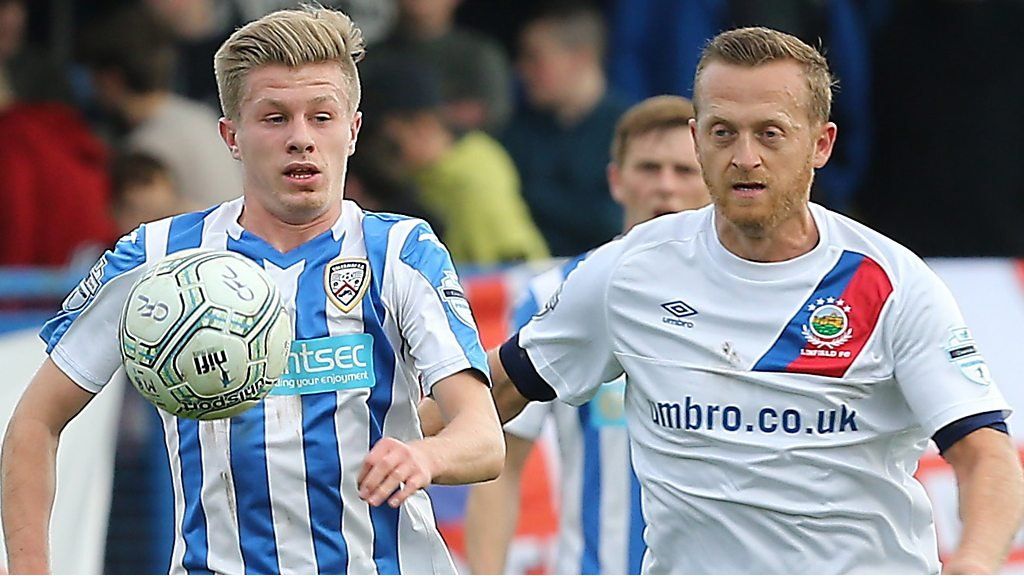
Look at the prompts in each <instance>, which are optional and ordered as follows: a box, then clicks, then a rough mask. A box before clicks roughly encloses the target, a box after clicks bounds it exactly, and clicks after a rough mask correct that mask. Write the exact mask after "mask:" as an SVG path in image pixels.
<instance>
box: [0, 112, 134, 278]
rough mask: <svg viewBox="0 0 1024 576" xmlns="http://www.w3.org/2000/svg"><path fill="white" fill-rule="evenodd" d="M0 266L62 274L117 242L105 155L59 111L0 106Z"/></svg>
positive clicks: (74, 118) (78, 123) (83, 128)
mask: <svg viewBox="0 0 1024 576" xmlns="http://www.w3.org/2000/svg"><path fill="white" fill-rule="evenodd" d="M0 126H2V127H3V131H2V134H3V137H2V138H0V206H3V210H0V238H3V242H0V265H2V266H15V265H17V266H64V265H67V264H68V263H69V262H70V261H71V260H72V259H76V258H77V257H82V258H88V257H89V255H86V254H84V252H90V253H91V256H92V257H95V256H96V255H97V254H98V253H99V252H100V251H101V250H102V247H104V246H107V245H109V244H111V243H112V241H113V240H114V239H115V238H116V235H115V232H114V226H113V223H112V222H111V220H110V216H109V215H108V214H107V210H106V206H107V199H108V195H109V192H110V190H109V187H110V181H109V178H108V176H107V151H106V148H105V147H104V146H103V143H102V142H101V141H100V140H99V139H98V138H96V137H95V136H93V134H92V133H91V132H90V131H89V127H88V126H87V125H86V124H85V122H84V121H83V120H82V119H81V118H80V117H79V115H78V113H77V112H76V111H75V110H73V109H71V108H70V107H68V106H67V105H65V104H60V103H55V102H51V103H15V102H12V101H10V100H8V101H7V104H6V107H5V105H4V104H2V103H0Z"/></svg>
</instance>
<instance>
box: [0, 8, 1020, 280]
mask: <svg viewBox="0 0 1024 576" xmlns="http://www.w3.org/2000/svg"><path fill="white" fill-rule="evenodd" d="M294 4H295V2H293V1H292V0H262V1H244V2H243V1H241V0H175V1H171V0H103V1H98V2H90V3H80V2H78V3H76V2H67V1H64V0H50V1H48V2H27V1H26V0H0V126H2V128H3V133H4V138H3V139H0V197H2V201H3V204H4V206H5V207H6V209H5V210H4V211H3V212H2V213H0V214H2V215H0V237H2V238H3V239H4V242H2V243H0V265H47V266H61V265H66V264H68V263H69V262H72V261H73V260H74V259H75V258H76V256H81V255H82V254H83V253H84V254H88V257H92V256H93V255H95V252H96V251H97V250H99V249H101V248H102V247H104V246H107V245H109V244H110V243H111V241H112V240H114V239H116V237H117V236H118V235H120V234H123V233H125V232H127V231H129V230H131V229H132V228H134V227H135V226H136V225H138V224H139V223H140V222H144V221H147V220H153V219H156V218H160V217H163V216H166V215H169V214H173V213H176V212H182V211H189V210H194V209H203V208H205V207H207V206H211V205H213V204H215V203H217V202H220V201H223V200H225V199H228V198H232V197H235V196H237V195H238V194H239V193H240V190H241V182H240V178H239V171H238V168H237V166H236V165H235V162H234V161H233V160H232V159H231V157H230V155H229V154H228V152H227V150H226V148H225V146H224V145H223V144H222V143H221V141H220V138H219V135H218V134H217V118H218V116H219V103H218V102H217V92H216V82H215V79H214V77H213V72H212V67H211V66H210V62H211V59H212V53H213V51H214V50H215V48H216V47H217V46H218V45H219V44H220V42H221V41H222V40H223V39H224V38H225V37H226V36H227V35H228V34H229V33H230V32H231V31H232V30H233V29H235V28H236V27H237V26H238V25H240V24H241V23H243V22H245V21H248V20H251V19H253V18H256V17H258V16H260V15H262V14H264V13H267V12H269V11H272V10H274V9H278V8H283V7H288V6H292V5H294ZM327 4H329V5H333V6H335V7H338V8H341V9H343V10H346V11H347V12H349V13H350V14H352V16H353V17H354V19H355V20H356V22H357V23H358V24H359V25H360V26H361V27H362V29H363V30H364V32H365V35H366V39H367V41H368V47H369V48H368V55H367V58H366V60H365V61H364V64H363V65H362V66H361V71H362V74H363V83H364V98H363V104H362V110H363V112H364V119H365V120H364V130H363V133H362V135H361V141H360V146H359V153H358V154H357V155H356V157H355V158H354V159H353V165H352V175H351V178H350V183H349V185H348V190H347V191H346V195H347V196H348V197H350V198H353V199H355V200H357V201H358V202H359V203H360V204H362V205H363V206H364V207H366V208H368V209H373V210H385V211H396V212H404V213H411V214H414V215H417V216H421V217H424V218H426V219H427V220H429V221H430V222H431V224H433V225H434V226H435V227H436V228H437V229H438V230H440V231H441V233H442V236H443V239H444V240H445V241H446V243H447V244H448V245H449V246H450V247H451V249H452V253H453V256H454V257H455V259H456V260H457V261H459V262H460V263H462V264H475V265H485V266H486V265H493V264H499V263H506V262H515V261H521V260H529V259H535V258H543V257H545V256H548V255H554V256H570V255H575V254H578V253H580V252H583V251H585V250H588V249H590V248H593V247H594V246H597V245H599V244H601V243H603V242H605V241H607V240H608V239H610V238H611V237H613V236H614V235H615V234H616V233H618V223H619V222H620V220H621V214H620V213H619V210H620V209H619V207H618V206H617V205H616V204H615V203H614V202H612V201H611V199H610V195H609V194H608V191H607V189H606V186H607V185H606V183H605V178H604V172H605V167H606V165H607V163H608V159H609V153H608V150H607V144H606V143H607V142H608V140H609V137H610V135H611V132H612V129H613V126H614V123H615V120H616V119H617V118H618V116H619V114H620V113H621V112H622V111H623V110H625V108H626V107H627V106H629V105H630V104H632V103H635V102H637V101H639V100H640V99H642V98H645V97H647V96H651V95H655V94H660V93H673V94H681V95H684V96H690V95H691V89H692V77H693V69H694V66H695V64H696V58H697V55H698V51H699V48H700V46H701V45H702V44H703V43H704V42H705V41H706V40H707V39H708V38H709V37H711V36H712V35H713V34H715V33H716V32H718V31H720V30H723V29H727V28H730V27H734V26H743V25H767V26H771V27H774V28H778V29H781V30H785V31H788V32H791V33H793V34H795V35H797V36H799V37H801V38H804V39H805V40H808V41H810V42H812V43H815V44H821V45H822V46H824V48H825V50H826V53H827V55H828V57H829V60H830V62H831V65H832V67H833V70H834V71H835V73H836V75H837V76H838V78H839V86H838V91H837V93H836V98H835V106H834V114H833V119H834V120H835V121H836V122H837V123H838V124H839V127H840V131H841V135H840V138H839V140H838V146H837V151H836V154H835V155H834V157H833V159H832V161H831V162H830V164H829V165H828V166H827V167H826V168H824V169H823V170H821V171H820V172H819V174H818V175H817V178H816V180H815V186H814V191H813V196H812V197H813V199H814V200H815V201H817V202H819V203H821V204H824V205H826V206H828V207H830V208H832V209H835V210H839V211H841V212H844V213H847V214H850V215H852V216H854V217H856V218H858V219H860V220H862V221H864V222H865V223H867V224H869V225H872V226H874V227H876V228H878V229H879V230H881V231H882V232H884V233H886V234H888V235H890V236H892V237H894V238H896V239H897V240H900V241H902V242H904V243H906V244H907V245H909V247H910V248H912V249H914V250H915V251H917V252H919V253H921V254H922V255H924V256H1020V255H1022V254H1024V232H1022V231H1021V228H1020V227H1019V226H1018V225H1017V223H1018V221H1019V220H1020V217H1021V216H1022V215H1024V193H1022V192H1024V190H1021V188H1022V187H1024V183H1022V181H1021V180H1020V179H1019V178H1017V177H1016V174H1015V171H1016V170H1015V166H1016V164H1017V160H1018V159H1019V158H1021V157H1022V152H1024V151H1022V150H1020V147H1021V146H1022V144H1020V143H1019V139H1016V138H1014V137H1013V136H1012V135H1013V134H1014V133H1015V129H1016V128H1018V127H1021V126H1022V125H1024V108H1022V107H1020V106H1018V105H1016V102H1015V97H1016V94H1018V93H1019V90H1018V88H1020V87H1021V86H1020V84H1021V83H1022V82H1024V73H1021V72H1020V71H1018V70H1016V69H1015V68H1013V67H1007V66H1006V65H1005V64H1004V63H1005V62H1013V61H1015V56H1016V55H1018V54H1019V53H1020V52H1021V51H1022V50H1024V49H1022V48H1020V47H1019V45H1018V44H1017V43H1015V42H1014V35H1013V26H1014V25H1015V23H1016V22H1019V21H1020V19H1021V16H1024V5H1022V4H1021V3H1019V2H1012V1H1009V0H1003V1H999V0H989V1H981V2H966V1H957V0H947V1H943V2H930V1H925V0H920V1H915V0H908V1H904V2H890V1H888V0H828V1H822V0H773V1H772V2H757V1H753V0H640V1H627V0H591V1H586V0H572V1H566V0H531V1H522V2H513V3H495V2H487V1H484V0H464V1H459V0H333V1H331V2H327ZM61 32H68V33H70V38H67V37H64V36H58V35H60V34H61ZM967 199H971V200H972V202H970V203H969V206H964V207H961V205H962V204H965V202H964V200H967Z"/></svg>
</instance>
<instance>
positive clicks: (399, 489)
mask: <svg viewBox="0 0 1024 576" xmlns="http://www.w3.org/2000/svg"><path fill="white" fill-rule="evenodd" d="M431 480H433V476H432V474H431V471H430V466H429V460H428V458H427V455H426V454H425V453H424V452H423V451H422V450H420V449H419V447H417V446H416V445H415V444H406V443H404V442H401V441H399V440H395V439H394V438H381V439H380V440H379V441H378V442H377V443H376V444H375V445H374V446H373V449H371V450H370V453H369V454H367V455H366V460H364V461H363V469H362V470H361V471H360V472H359V478H358V479H357V480H356V482H357V485H358V487H359V497H360V498H362V499H363V500H365V501H366V502H369V503H370V505H371V506H380V505H381V504H383V503H384V501H385V500H386V501H387V503H388V505H389V506H391V507H392V508H398V507H399V506H400V505H401V504H402V502H405V499H406V498H408V497H409V496H412V495H413V494H414V493H415V492H416V491H417V490H419V489H421V488H426V487H427V486H429V485H430V482H431Z"/></svg>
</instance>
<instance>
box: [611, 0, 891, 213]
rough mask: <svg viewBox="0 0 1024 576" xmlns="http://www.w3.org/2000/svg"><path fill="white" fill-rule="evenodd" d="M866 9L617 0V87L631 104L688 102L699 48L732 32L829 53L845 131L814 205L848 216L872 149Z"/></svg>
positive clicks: (810, 2) (799, 2)
mask: <svg viewBox="0 0 1024 576" xmlns="http://www.w3.org/2000/svg"><path fill="white" fill-rule="evenodd" d="M864 11H865V8H864V7H863V3H861V2H856V1H855V0H829V1H828V2H821V1H820V0H773V1H772V2H764V1H763V0H702V1H700V2H679V1H678V0H617V1H616V2H614V4H613V6H612V9H611V14H612V16H611V19H610V20H611V22H612V29H611V42H612V44H613V45H614V46H615V50H614V51H612V53H611V55H610V58H609V76H610V78H611V83H612V86H613V87H614V88H615V89H617V90H620V91H621V93H622V94H624V95H625V96H626V97H628V98H629V99H630V100H631V101H636V100H640V99H642V98H646V97H648V96H653V95H656V94H680V95H684V96H691V95H692V93H693V75H694V71H695V70H696V66H697V58H698V57H699V56H700V50H701V47H703V45H704V43H706V42H707V41H708V40H709V39H710V38H711V37H712V36H714V35H715V34H717V33H718V32H721V31H723V30H726V29H729V28H736V27H742V26H768V27H771V28H775V29H777V30H782V31H785V32H788V33H790V34H793V35H795V36H797V37H799V38H801V39H803V40H804V41H805V42H808V43H810V44H813V45H818V44H821V45H823V46H824V47H825V49H826V50H825V51H826V56H828V60H829V64H830V66H831V68H832V70H833V72H834V73H835V74H836V76H837V77H838V78H839V90H838V91H837V92H836V93H835V97H834V99H833V102H832V119H833V120H835V121H836V122H837V123H838V124H839V126H840V127H841V129H842V131H843V136H842V137H841V138H839V140H838V141H837V144H836V148H835V150H834V152H833V154H832V159H831V160H830V161H829V164H828V166H826V167H825V168H824V169H822V170H821V171H819V172H818V174H817V175H816V177H815V181H814V192H813V199H814V200H815V201H816V202H820V203H822V204H824V205H826V206H828V207H829V208H832V209H833V210H839V211H842V212H848V211H850V209H851V207H852V205H853V202H854V198H855V196H856V195H857V193H858V192H859V190H860V189H861V188H862V187H863V185H864V179H865V176H866V173H867V169H868V161H869V155H870V148H871V126H872V122H871V97H870V82H871V77H870V60H871V59H870V47H869V45H868V40H869V38H868V36H869V34H868V25H867V22H866V16H865V14H864Z"/></svg>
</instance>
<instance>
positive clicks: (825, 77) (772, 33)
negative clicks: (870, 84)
mask: <svg viewBox="0 0 1024 576" xmlns="http://www.w3.org/2000/svg"><path fill="white" fill-rule="evenodd" d="M779 60H792V61H794V62H796V63H798V64H800V65H801V66H802V67H803V69H804V76H805V77H806V78H807V87H808V89H810V92H811V115H812V119H814V120H817V121H820V122H822V123H825V122H828V119H829V115H830V114H831V113H832V88H833V87H834V86H835V85H836V81H835V79H834V78H833V77H832V74H831V72H829V69H828V60H826V59H825V57H824V56H823V55H822V54H821V52H819V51H818V50H816V49H814V48H812V47H811V46H809V45H808V44H806V43H805V42H804V41H803V40H800V39H799V38H797V37H796V36H793V35H790V34H786V33H785V32H779V31H778V30H772V29H771V28H763V27H760V26H757V27H751V28H737V29H735V30H729V31H727V32H722V33H721V34H719V35H718V36H715V37H714V38H712V39H711V41H710V42H708V44H707V46H705V47H704V51H703V52H702V53H701V55H700V61H699V62H698V63H697V74H696V77H695V80H694V90H693V97H694V106H695V107H696V108H698V109H699V108H700V100H699V98H698V96H697V85H698V84H699V83H700V76H701V73H702V72H704V69H705V68H707V66H708V64H710V63H711V62H724V63H726V64H733V65H738V66H748V67H754V66H761V65H763V64H768V63H770V62H776V61H779Z"/></svg>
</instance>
